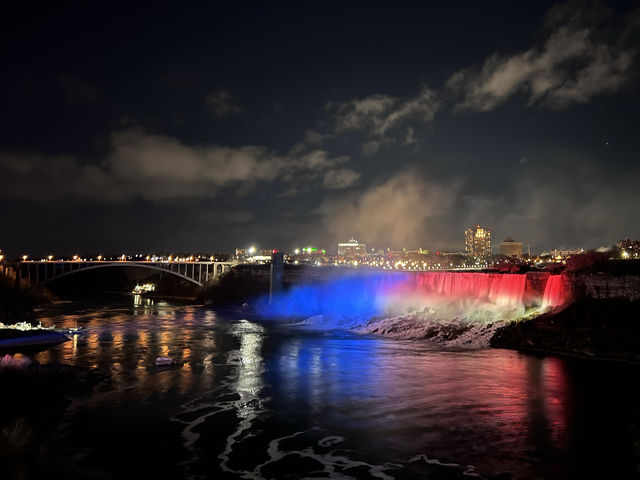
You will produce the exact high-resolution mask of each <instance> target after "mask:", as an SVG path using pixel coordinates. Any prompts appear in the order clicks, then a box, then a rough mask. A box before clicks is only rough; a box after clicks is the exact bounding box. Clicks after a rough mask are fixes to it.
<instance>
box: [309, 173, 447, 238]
mask: <svg viewBox="0 0 640 480" xmlns="http://www.w3.org/2000/svg"><path fill="white" fill-rule="evenodd" d="M457 190H458V187H457V184H455V183H453V184H447V185H444V184H438V183H435V182H429V181H427V180H426V179H425V178H424V177H423V176H422V175H420V174H419V173H418V172H415V171H413V170H408V171H403V172H400V173H398V174H396V175H394V176H393V177H391V178H389V179H387V180H384V181H382V182H378V183H376V184H374V185H372V186H371V187H370V188H369V189H367V190H365V191H364V192H360V193H358V194H350V195H345V196H341V197H339V198H330V199H327V200H325V201H324V202H323V204H322V205H321V206H320V208H319V213H320V214H321V215H322V218H323V220H322V225H323V230H324V232H325V233H328V234H329V235H330V236H331V238H332V241H334V242H336V241H345V240H348V239H349V238H351V237H355V238H356V239H358V240H361V241H363V242H365V243H368V244H372V245H378V246H390V247H398V248H399V247H405V246H422V245H424V244H425V242H426V241H428V240H434V239H435V238H437V233H436V234H431V233H430V230H429V224H430V221H431V220H435V219H436V218H437V217H439V216H441V215H443V214H446V212H448V211H449V210H450V205H451V204H452V203H453V201H454V199H455V197H456V195H457Z"/></svg>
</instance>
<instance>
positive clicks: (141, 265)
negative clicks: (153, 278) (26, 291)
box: [41, 262, 204, 287]
mask: <svg viewBox="0 0 640 480" xmlns="http://www.w3.org/2000/svg"><path fill="white" fill-rule="evenodd" d="M109 267H131V268H144V269H147V270H155V271H157V272H164V273H169V274H171V275H174V276H176V277H179V278H181V279H183V280H187V281H189V282H191V283H193V284H195V285H197V286H199V287H204V284H203V283H201V282H199V281H197V280H195V279H193V278H191V277H189V276H187V275H184V274H182V273H179V272H175V271H173V270H170V269H167V268H161V267H156V266H154V265H146V264H144V263H133V262H132V263H128V262H119V263H111V262H105V263H100V264H96V265H91V266H88V267H82V268H78V269H76V270H70V271H68V272H64V273H61V274H59V275H56V276H54V277H50V278H47V279H46V280H44V281H43V282H41V283H42V285H46V284H47V283H50V282H52V281H54V280H58V279H60V278H64V277H67V276H69V275H73V274H76V273H80V272H86V271H89V270H96V269H98V268H109Z"/></svg>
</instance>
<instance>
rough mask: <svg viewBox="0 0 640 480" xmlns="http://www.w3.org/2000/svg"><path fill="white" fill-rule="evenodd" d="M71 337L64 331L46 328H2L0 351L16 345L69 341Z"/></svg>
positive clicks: (32, 345)
mask: <svg viewBox="0 0 640 480" xmlns="http://www.w3.org/2000/svg"><path fill="white" fill-rule="evenodd" d="M69 340H70V338H69V337H68V336H66V335H65V334H64V333H61V332H57V331H51V330H45V329H33V330H16V329H9V328H3V329H0V352H2V351H5V350H11V349H14V348H16V347H25V348H29V347H42V346H48V345H58V344H60V343H64V342H68V341H69Z"/></svg>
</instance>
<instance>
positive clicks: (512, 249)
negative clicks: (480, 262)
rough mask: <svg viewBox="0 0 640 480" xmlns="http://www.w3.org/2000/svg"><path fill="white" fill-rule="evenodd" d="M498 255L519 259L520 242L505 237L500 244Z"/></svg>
mask: <svg viewBox="0 0 640 480" xmlns="http://www.w3.org/2000/svg"><path fill="white" fill-rule="evenodd" d="M500 255H507V256H509V257H519V256H521V255H522V242H516V241H515V240H514V239H513V238H511V237H507V238H505V239H504V242H502V243H501V244H500Z"/></svg>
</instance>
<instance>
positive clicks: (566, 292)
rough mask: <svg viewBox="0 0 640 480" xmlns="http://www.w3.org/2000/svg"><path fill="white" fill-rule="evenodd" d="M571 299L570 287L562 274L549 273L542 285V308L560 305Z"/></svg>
mask: <svg viewBox="0 0 640 480" xmlns="http://www.w3.org/2000/svg"><path fill="white" fill-rule="evenodd" d="M570 299H571V288H570V287H569V285H568V282H567V280H566V279H565V278H564V276H563V275H551V276H549V280H547V285H546V286H545V287H544V295H543V296H542V308H547V307H560V306H562V305H565V304H566V303H567V302H569V300H570Z"/></svg>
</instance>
